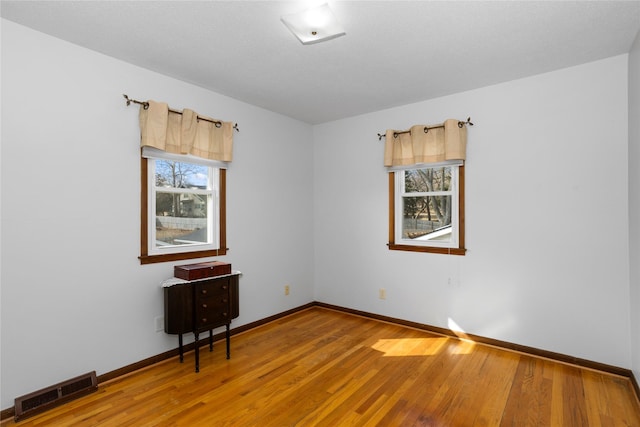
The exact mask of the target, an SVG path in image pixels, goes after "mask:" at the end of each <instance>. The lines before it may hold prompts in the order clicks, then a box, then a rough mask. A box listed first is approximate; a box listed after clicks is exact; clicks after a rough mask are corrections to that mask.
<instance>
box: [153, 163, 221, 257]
mask: <svg viewBox="0 0 640 427" xmlns="http://www.w3.org/2000/svg"><path fill="white" fill-rule="evenodd" d="M194 159H195V158H194V157H193V156H189V157H185V156H177V155H172V154H168V153H163V152H159V151H156V152H153V154H152V155H147V156H145V157H143V159H142V161H143V166H144V168H143V169H146V176H145V177H143V179H145V181H146V182H145V183H143V193H146V195H145V194H143V199H146V200H144V202H146V203H144V204H146V212H143V214H142V220H143V221H142V228H143V230H142V242H141V257H140V258H141V260H142V262H143V263H151V262H162V261H173V260H180V259H189V258H200V257H206V256H216V255H224V254H225V253H226V247H225V244H224V243H225V240H226V239H225V237H224V236H225V221H224V219H225V215H224V208H225V203H224V199H225V197H224V195H225V189H224V187H225V176H226V174H225V170H224V169H220V168H218V167H215V166H214V165H215V163H214V162H208V161H198V160H197V159H196V160H194Z"/></svg>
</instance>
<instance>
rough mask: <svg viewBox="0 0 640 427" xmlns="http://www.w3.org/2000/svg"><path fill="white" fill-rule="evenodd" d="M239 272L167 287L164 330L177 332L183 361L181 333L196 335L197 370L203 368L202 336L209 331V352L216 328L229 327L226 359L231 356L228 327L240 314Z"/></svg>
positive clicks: (172, 332) (165, 289)
mask: <svg viewBox="0 0 640 427" xmlns="http://www.w3.org/2000/svg"><path fill="white" fill-rule="evenodd" d="M239 276H240V273H232V274H229V275H224V276H217V277H211V278H208V279H201V280H193V281H188V282H183V283H179V284H174V285H171V286H166V287H164V331H165V332H166V333H168V334H178V342H179V348H180V362H182V361H183V347H182V334H184V333H188V332H193V335H194V337H195V356H196V372H199V371H200V351H199V336H200V333H201V332H205V331H209V351H213V329H215V328H219V327H221V326H225V327H226V341H227V359H229V357H230V356H231V343H230V333H229V327H230V325H231V319H235V318H237V317H238V316H239V315H240V304H239V300H238V293H239V290H238V277H239Z"/></svg>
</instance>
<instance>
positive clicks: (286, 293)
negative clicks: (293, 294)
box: [284, 285, 291, 295]
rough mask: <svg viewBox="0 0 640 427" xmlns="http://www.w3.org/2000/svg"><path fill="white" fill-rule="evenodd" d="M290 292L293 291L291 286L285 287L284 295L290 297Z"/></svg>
mask: <svg viewBox="0 0 640 427" xmlns="http://www.w3.org/2000/svg"><path fill="white" fill-rule="evenodd" d="M290 291H291V289H290V288H289V285H284V294H285V295H289V292H290Z"/></svg>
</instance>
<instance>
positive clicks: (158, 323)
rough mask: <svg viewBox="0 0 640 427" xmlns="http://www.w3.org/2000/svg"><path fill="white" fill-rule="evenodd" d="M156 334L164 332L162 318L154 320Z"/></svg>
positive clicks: (158, 317)
mask: <svg viewBox="0 0 640 427" xmlns="http://www.w3.org/2000/svg"><path fill="white" fill-rule="evenodd" d="M153 320H154V321H155V325H156V332H164V316H157V317H156V318H155V319H153Z"/></svg>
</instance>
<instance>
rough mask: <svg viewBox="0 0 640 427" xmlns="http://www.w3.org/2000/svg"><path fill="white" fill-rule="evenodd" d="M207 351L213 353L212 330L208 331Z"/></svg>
mask: <svg viewBox="0 0 640 427" xmlns="http://www.w3.org/2000/svg"><path fill="white" fill-rule="evenodd" d="M209 351H213V329H209Z"/></svg>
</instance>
